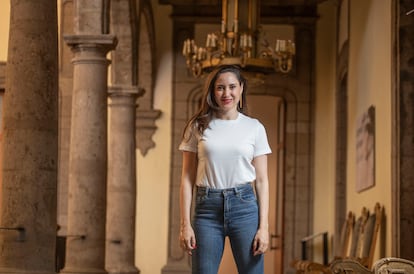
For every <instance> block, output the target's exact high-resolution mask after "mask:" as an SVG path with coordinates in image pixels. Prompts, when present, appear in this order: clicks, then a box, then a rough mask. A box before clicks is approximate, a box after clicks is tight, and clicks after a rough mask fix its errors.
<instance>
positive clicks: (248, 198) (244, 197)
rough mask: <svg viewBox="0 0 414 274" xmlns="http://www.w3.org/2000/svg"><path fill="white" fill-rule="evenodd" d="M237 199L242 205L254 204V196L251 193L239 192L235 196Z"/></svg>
mask: <svg viewBox="0 0 414 274" xmlns="http://www.w3.org/2000/svg"><path fill="white" fill-rule="evenodd" d="M237 197H239V199H240V201H242V202H244V203H251V202H256V195H254V192H253V191H241V192H239V193H238V194H237Z"/></svg>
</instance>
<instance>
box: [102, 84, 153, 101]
mask: <svg viewBox="0 0 414 274" xmlns="http://www.w3.org/2000/svg"><path fill="white" fill-rule="evenodd" d="M144 93H145V89H143V88H140V87H138V86H126V85H113V86H110V87H108V94H109V96H110V97H114V96H124V95H126V96H136V97H137V98H138V97H141V96H143V95H144Z"/></svg>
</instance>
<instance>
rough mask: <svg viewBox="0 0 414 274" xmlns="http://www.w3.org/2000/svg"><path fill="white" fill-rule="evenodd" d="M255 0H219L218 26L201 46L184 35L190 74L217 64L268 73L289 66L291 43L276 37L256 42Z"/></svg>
mask: <svg viewBox="0 0 414 274" xmlns="http://www.w3.org/2000/svg"><path fill="white" fill-rule="evenodd" d="M259 7H260V3H259V0H242V1H240V2H239V1H238V0H222V19H221V30H220V31H219V32H215V33H210V34H208V35H207V38H206V45H205V47H201V46H197V45H196V43H195V41H194V40H193V39H186V40H185V41H184V45H183V55H184V56H185V58H186V63H187V67H188V69H189V70H190V71H191V72H192V74H193V76H195V77H200V76H201V75H202V74H203V73H204V72H209V71H211V70H212V69H213V68H214V67H216V66H218V65H221V64H233V65H238V66H240V67H241V68H243V70H245V71H250V72H257V73H262V74H268V73H272V72H282V73H288V72H290V71H291V69H292V64H293V62H292V59H293V57H294V55H295V43H294V42H293V41H291V40H280V39H277V40H276V41H275V43H274V45H270V43H269V42H268V41H267V40H265V39H264V40H263V41H262V43H261V44H259V41H258V37H259V34H260V32H259V31H258V22H259V18H260V10H259Z"/></svg>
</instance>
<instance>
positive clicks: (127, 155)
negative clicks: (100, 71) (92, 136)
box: [106, 86, 139, 274]
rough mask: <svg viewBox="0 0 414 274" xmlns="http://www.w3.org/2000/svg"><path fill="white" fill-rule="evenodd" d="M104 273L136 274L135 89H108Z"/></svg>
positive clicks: (117, 87) (136, 89) (136, 93)
mask: <svg viewBox="0 0 414 274" xmlns="http://www.w3.org/2000/svg"><path fill="white" fill-rule="evenodd" d="M109 93H110V95H109V96H110V97H109V98H110V103H109V110H110V112H109V117H110V119H109V146H108V192H107V193H108V195H107V215H106V216H107V221H106V237H107V242H106V270H107V271H108V272H109V273H114V274H115V273H122V274H127V273H128V274H129V273H131V274H132V273H139V270H138V269H137V268H136V266H135V211H136V210H135V208H136V171H135V170H136V155H135V150H136V149H135V114H136V107H137V105H136V98H137V96H138V95H139V94H138V88H137V87H120V86H115V87H112V88H111V89H110V92H109Z"/></svg>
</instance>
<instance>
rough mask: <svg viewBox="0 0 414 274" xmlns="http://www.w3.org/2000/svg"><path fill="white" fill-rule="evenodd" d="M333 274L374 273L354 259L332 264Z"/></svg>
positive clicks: (337, 261) (336, 261) (341, 260)
mask: <svg viewBox="0 0 414 274" xmlns="http://www.w3.org/2000/svg"><path fill="white" fill-rule="evenodd" d="M330 268H331V271H332V273H333V274H354V273H355V274H357V273H358V274H373V273H374V272H373V271H371V270H370V269H368V268H366V267H365V266H363V265H362V264H361V263H360V262H358V261H355V260H352V259H339V260H335V261H333V262H332V264H331V266H330Z"/></svg>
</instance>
